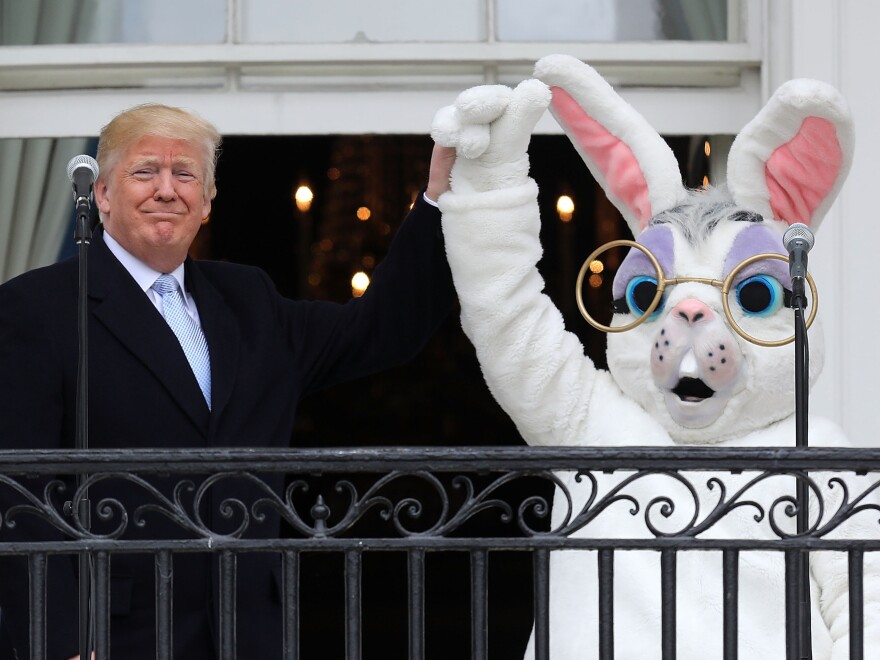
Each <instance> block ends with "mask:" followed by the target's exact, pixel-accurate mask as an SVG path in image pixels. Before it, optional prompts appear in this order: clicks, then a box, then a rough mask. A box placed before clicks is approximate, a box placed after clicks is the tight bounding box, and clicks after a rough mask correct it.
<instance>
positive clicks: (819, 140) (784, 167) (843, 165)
mask: <svg viewBox="0 0 880 660" xmlns="http://www.w3.org/2000/svg"><path fill="white" fill-rule="evenodd" d="M853 148H854V134H853V122H852V117H851V116H850V114H849V110H848V108H847V106H846V102H845V101H844V100H843V97H841V95H840V94H839V93H838V91H837V90H836V89H834V88H833V87H831V86H830V85H827V84H825V83H822V82H819V81H818V80H806V79H800V80H791V81H789V82H787V83H785V84H784V85H782V86H781V87H780V88H779V89H778V90H777V91H776V93H775V94H773V96H772V97H771V98H770V100H769V101H768V102H767V105H765V106H764V108H763V109H762V110H761V111H760V112H759V113H758V114H757V116H756V117H755V118H754V119H753V120H752V121H751V122H749V123H748V124H747V125H746V127H745V128H744V129H743V130H742V131H741V132H740V134H739V135H738V136H737V138H736V139H735V140H734V142H733V145H731V147H730V155H729V156H728V161H727V184H728V188H729V189H730V192H731V194H732V195H733V198H734V200H735V201H736V203H737V204H739V205H740V206H744V207H745V208H748V209H751V210H753V211H757V212H758V213H760V214H761V215H763V216H764V217H767V218H775V219H777V220H782V221H784V222H786V223H788V224H792V223H795V222H802V223H804V224H806V225H809V226H810V227H812V228H813V229H814V230H815V229H816V228H817V227H818V225H819V223H820V222H821V221H822V218H823V217H824V216H825V213H826V212H827V211H828V208H829V207H830V206H831V204H832V203H833V202H834V199H835V197H837V193H838V192H839V191H840V188H841V186H842V185H843V182H844V180H845V179H846V175H847V174H848V173H849V169H850V165H851V164H852V157H853Z"/></svg>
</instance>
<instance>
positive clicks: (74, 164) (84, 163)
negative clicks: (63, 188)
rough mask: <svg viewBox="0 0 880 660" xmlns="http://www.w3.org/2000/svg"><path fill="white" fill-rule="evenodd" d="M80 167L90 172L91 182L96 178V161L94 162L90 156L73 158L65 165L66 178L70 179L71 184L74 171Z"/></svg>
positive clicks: (83, 155)
mask: <svg viewBox="0 0 880 660" xmlns="http://www.w3.org/2000/svg"><path fill="white" fill-rule="evenodd" d="M80 167H88V168H89V169H90V170H91V171H92V175H93V176H92V180H93V181H94V180H95V179H97V178H98V161H96V160H95V159H94V158H92V157H91V156H86V155H85V154H82V155H79V156H74V157H73V158H71V159H70V162H69V163H67V178H68V179H70V181H71V183H73V173H74V171H75V170H76V169H78V168H80Z"/></svg>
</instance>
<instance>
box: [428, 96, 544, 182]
mask: <svg viewBox="0 0 880 660" xmlns="http://www.w3.org/2000/svg"><path fill="white" fill-rule="evenodd" d="M550 98H551V93H550V88H549V87H547V85H545V84H544V83H542V82H541V81H540V80H535V79H530V80H525V81H523V82H521V83H520V84H519V85H517V87H516V88H515V89H510V88H509V87H506V86H504V85H481V86H479V87H473V88H471V89H468V90H465V91H464V92H462V93H461V94H459V96H458V98H457V99H456V100H455V103H454V104H453V105H450V106H446V107H444V108H441V109H440V110H439V111H438V112H437V114H436V115H435V116H434V122H433V125H432V128H431V136H432V137H433V138H434V141H435V142H436V143H437V144H441V145H444V146H447V147H455V148H456V151H457V154H458V158H457V160H456V161H455V166H454V167H453V170H452V187H453V188H454V189H455V191H456V192H465V193H467V192H484V191H489V190H502V189H505V188H514V187H517V186H521V185H523V184H524V183H525V182H526V181H527V180H528V172H529V158H528V147H529V141H530V140H531V137H532V130H533V129H534V127H535V124H536V123H537V122H538V120H539V119H540V118H541V115H543V114H544V111H545V110H546V109H547V106H548V105H549V104H550Z"/></svg>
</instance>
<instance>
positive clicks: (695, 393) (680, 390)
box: [672, 377, 715, 403]
mask: <svg viewBox="0 0 880 660" xmlns="http://www.w3.org/2000/svg"><path fill="white" fill-rule="evenodd" d="M672 393H673V394H675V396H677V397H678V398H679V399H680V400H681V401H683V402H685V403H700V402H701V401H705V400H706V399H709V398H711V397H712V395H713V394H715V390H713V389H712V388H711V387H709V386H708V385H706V383H704V382H703V381H702V380H700V379H699V378H689V377H685V378H682V379H680V380H679V381H678V384H677V385H676V386H675V388H674V389H673V390H672Z"/></svg>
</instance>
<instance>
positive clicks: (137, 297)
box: [0, 105, 454, 660]
mask: <svg viewBox="0 0 880 660" xmlns="http://www.w3.org/2000/svg"><path fill="white" fill-rule="evenodd" d="M219 143H220V135H219V134H218V133H217V131H216V130H215V129H214V128H213V127H212V126H211V125H210V124H208V123H207V122H205V121H203V120H202V119H200V118H198V117H197V116H195V115H193V114H192V113H189V112H186V111H183V110H180V109H177V108H169V107H167V106H160V105H146V106H139V107H137V108H133V109H131V110H129V111H126V112H124V113H122V114H121V115H119V116H117V117H116V118H115V119H114V120H113V121H111V122H110V124H108V125H107V126H106V127H104V129H103V130H102V133H101V136H100V140H99V147H98V155H97V157H98V163H99V166H100V176H99V177H98V179H97V181H96V183H95V188H94V193H95V203H96V206H97V208H98V211H99V213H100V217H101V220H102V226H101V227H99V228H98V230H97V231H96V232H95V235H94V236H93V239H92V243H91V247H90V250H89V263H88V274H89V301H88V309H89V346H90V368H89V402H90V409H89V422H90V429H89V444H90V446H91V447H95V448H104V447H135V448H138V447H241V446H254V447H284V446H288V445H289V444H290V443H291V440H292V436H293V428H294V418H295V414H296V408H297V402H298V401H299V399H300V398H301V397H302V396H303V395H305V394H308V393H309V392H312V391H315V390H317V389H320V388H324V387H327V386H330V385H333V384H334V383H338V382H340V381H344V380H349V379H353V378H357V377H360V376H363V375H366V374H369V373H372V372H375V371H377V370H380V369H384V368H388V367H390V366H393V365H396V364H400V363H402V362H404V361H406V360H408V359H410V358H412V357H413V356H414V355H415V354H416V353H417V352H418V351H419V350H420V349H421V347H422V346H423V344H424V343H425V342H426V340H427V339H428V338H429V337H430V335H431V334H432V332H433V331H434V329H435V328H436V327H437V326H438V324H439V323H440V322H441V321H442V320H443V318H444V317H445V316H446V314H447V312H448V311H449V309H450V308H451V306H452V303H453V300H454V291H453V288H452V282H451V278H450V275H449V272H448V267H447V265H446V260H445V254H444V248H443V242H442V237H441V231H440V214H439V211H438V210H437V209H436V207H435V206H434V205H433V204H432V203H431V201H430V200H432V199H436V198H437V196H439V194H440V193H442V192H443V191H444V190H445V189H446V187H447V185H448V175H449V167H450V166H451V159H450V156H451V153H450V152H449V151H441V150H435V154H434V157H433V158H432V168H431V176H430V180H429V183H428V187H427V189H426V191H425V193H424V194H423V195H422V196H420V198H419V199H418V200H417V201H416V203H415V205H414V208H413V210H412V212H411V214H410V217H408V218H407V220H406V221H405V222H404V223H403V225H402V226H401V228H400V230H399V232H398V234H397V236H396V237H395V240H394V242H393V245H392V247H391V250H390V252H389V254H388V256H387V257H386V259H385V260H384V261H383V263H382V264H381V265H380V266H379V268H377V270H376V272H375V274H374V277H373V280H372V283H371V285H370V287H369V288H368V289H367V291H366V293H365V294H364V295H363V296H362V297H360V298H355V299H352V300H350V301H349V302H348V303H346V304H344V305H340V304H332V303H325V302H306V301H295V300H289V299H285V298H282V297H281V296H280V295H279V294H278V293H277V292H276V291H275V288H274V287H273V285H272V283H271V282H270V280H269V278H268V277H267V276H266V274H265V273H263V272H262V271H260V270H258V269H256V268H252V267H246V266H240V265H234V264H228V263H216V262H204V261H194V260H192V259H190V258H188V256H187V252H188V249H189V247H190V244H191V243H192V241H193V239H194V237H195V235H196V233H197V232H198V229H199V226H200V225H201V223H202V222H203V220H204V219H205V218H206V217H207V216H208V214H209V212H210V209H211V200H212V199H213V197H214V195H215V192H216V191H215V186H214V164H215V160H216V155H217V149H218V146H219ZM77 272H78V261H77V259H71V260H68V261H65V262H61V263H59V264H56V265H53V266H50V267H47V268H42V269H38V270H35V271H32V272H30V273H26V274H24V275H22V276H20V277H18V278H15V279H14V280H11V281H10V282H8V283H6V284H4V285H2V286H0V382H2V383H3V388H4V391H5V394H4V395H3V396H0V447H2V448H42V447H45V448H54V447H62V448H72V447H73V446H74V438H75V429H74V426H75V424H74V422H75V419H76V409H75V401H76V376H77V331H76V319H77ZM163 276H170V277H163ZM160 277H161V281H162V282H166V283H168V282H170V284H168V285H167V287H166V288H163V287H162V286H160V284H159V283H157V281H158V280H159V279H160ZM173 315H176V318H172V316H173ZM181 323H182V324H184V325H186V326H187V327H186V328H185V329H184V330H179V329H178V326H177V325H175V324H181ZM181 333H182V334H181ZM264 478H265V481H266V483H267V484H268V485H269V486H271V487H272V488H273V489H274V490H275V491H276V492H281V490H282V487H283V483H282V479H283V476H282V475H264ZM169 484H170V480H169V483H167V484H165V483H162V482H158V485H157V488H159V489H160V491H163V492H165V493H166V494H169V495H170V488H171V485H169ZM229 488H230V489H231V488H232V486H229ZM247 488H248V486H247V485H244V484H242V483H241V482H238V483H236V484H235V486H234V491H233V490H224V485H223V484H218V485H217V486H215V487H214V488H212V489H211V493H210V494H209V495H208V497H207V499H206V500H205V502H204V503H203V504H204V505H205V506H204V509H205V510H204V511H203V512H202V515H203V516H204V517H205V526H206V527H208V528H210V529H212V530H216V531H217V532H218V533H224V532H228V531H230V525H233V523H231V522H230V521H227V520H224V519H223V518H222V516H220V515H219V513H218V509H219V506H220V503H221V502H223V500H224V499H225V498H226V497H230V496H234V497H236V498H239V499H241V500H242V501H253V500H254V498H253V497H251V496H250V495H251V494H249V493H247V492H246V490H247ZM34 492H35V493H38V495H39V496H42V493H41V491H40V490H39V487H35V488H34ZM90 496H91V500H92V502H98V501H100V500H101V499H102V498H104V497H113V498H115V499H117V500H119V501H120V502H121V503H122V504H123V505H124V506H125V507H126V509H127V510H128V511H133V509H134V508H136V507H137V506H138V504H141V503H143V502H145V501H147V500H148V499H149V496H148V495H147V494H146V493H145V492H144V491H143V489H139V487H137V486H136V485H134V484H130V483H129V484H124V485H123V484H121V483H120V482H119V481H116V482H114V483H112V484H109V483H108V484H107V485H105V484H104V483H103V482H101V483H98V484H95V485H94V486H92V487H91V490H90ZM14 503H16V500H15V498H14V497H13V496H12V495H11V494H9V493H8V492H6V491H3V490H2V489H0V515H3V514H5V513H6V511H8V509H9V507H10V506H11V505H13V504H14ZM117 522H118V521H117ZM96 524H97V527H98V530H99V531H100V529H101V527H100V525H101V523H100V521H98V522H97V523H96ZM114 524H115V523H114ZM112 526H113V525H111V527H112ZM4 527H5V528H4V529H2V530H0V540H10V539H15V538H18V539H34V538H41V539H48V538H56V539H58V538H62V534H61V533H60V532H59V531H57V530H55V529H53V528H51V527H50V526H49V525H48V524H46V523H43V522H41V521H39V520H36V519H35V517H33V516H31V517H28V516H18V517H17V519H16V526H15V528H14V529H9V528H8V526H5V525H4ZM278 533H279V524H278V518H277V517H273V516H271V515H270V516H269V518H268V519H267V520H266V521H264V522H263V523H262V524H259V525H257V524H254V525H251V526H250V527H249V529H248V532H247V534H248V535H251V536H258V537H259V536H262V537H268V538H273V537H276V536H277V535H278ZM181 534H182V530H181V529H180V527H178V526H176V525H175V524H174V523H172V522H170V521H168V520H167V519H165V518H164V517H163V516H160V515H156V516H152V517H151V516H149V515H148V516H147V524H146V525H145V526H144V527H143V528H139V527H136V526H135V525H133V524H132V523H131V522H130V523H129V525H128V529H127V531H126V538H132V537H134V536H139V537H142V538H163V537H171V536H174V537H180V536H181ZM0 571H2V574H0V575H2V577H0V608H2V612H3V618H4V622H5V624H6V625H7V627H8V633H9V635H10V637H11V638H12V643H13V645H14V646H15V648H16V649H17V653H18V657H19V658H26V657H29V656H28V616H27V594H28V577H27V567H26V563H25V560H24V559H23V558H8V557H7V558H5V559H3V561H2V563H0ZM174 575H175V578H174V619H173V624H174V635H173V637H174V657H175V658H187V659H189V660H193V659H204V660H209V659H212V658H215V657H216V651H215V648H216V647H215V645H216V639H215V635H214V633H213V631H215V630H216V625H217V599H218V593H217V588H218V582H217V563H216V557H212V556H210V555H206V554H198V553H189V554H187V553H180V554H177V555H175V557H174ZM279 577H280V559H279V557H278V556H277V555H274V554H272V553H253V554H250V555H242V556H240V557H239V559H238V581H237V604H238V612H237V619H238V626H237V631H238V658H241V659H242V660H244V659H247V658H252V659H254V660H272V659H273V658H277V657H279V656H280V646H281V630H282V629H281V604H280V599H279V587H278V584H279V583H278V580H279ZM154 580H155V577H154V564H153V559H152V557H148V556H141V555H125V554H118V555H114V556H113V557H112V562H111V592H110V593H111V608H112V614H113V617H112V620H111V649H112V651H113V656H114V657H115V658H120V659H124V660H139V659H141V658H154V657H155V642H154V640H153V635H154V623H155V615H154V607H155V605H154V600H153V597H154V591H155V587H154ZM48 585H49V587H48V613H47V621H48V649H49V654H48V658H49V660H66V659H68V658H71V657H74V656H76V654H77V653H78V648H79V647H78V644H77V636H76V626H77V615H76V605H75V602H76V601H75V598H76V592H77V586H76V571H75V560H74V559H73V558H72V557H68V556H55V557H52V559H51V561H50V568H49V578H48Z"/></svg>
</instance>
